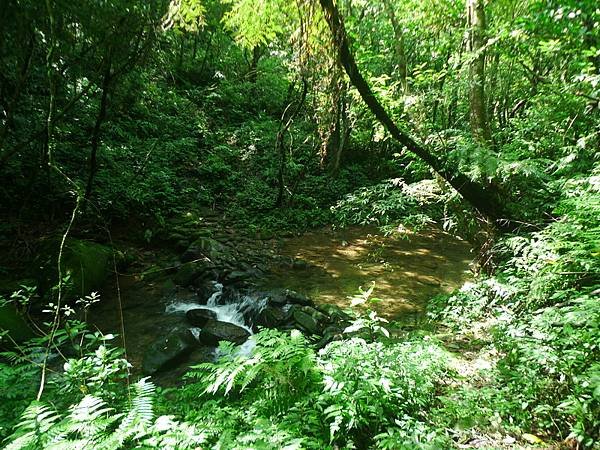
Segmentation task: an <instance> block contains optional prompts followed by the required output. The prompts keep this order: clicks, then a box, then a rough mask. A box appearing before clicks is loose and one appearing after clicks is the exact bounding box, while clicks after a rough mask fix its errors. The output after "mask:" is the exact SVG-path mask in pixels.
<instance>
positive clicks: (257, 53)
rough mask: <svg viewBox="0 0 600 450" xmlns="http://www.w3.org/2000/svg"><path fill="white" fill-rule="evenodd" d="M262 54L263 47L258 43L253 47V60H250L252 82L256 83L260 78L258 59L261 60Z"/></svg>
mask: <svg viewBox="0 0 600 450" xmlns="http://www.w3.org/2000/svg"><path fill="white" fill-rule="evenodd" d="M261 56H262V51H261V48H260V46H259V45H256V46H255V47H254V48H253V49H252V61H250V70H249V71H248V79H249V80H250V82H251V83H252V84H255V83H256V79H257V78H258V61H260V57H261Z"/></svg>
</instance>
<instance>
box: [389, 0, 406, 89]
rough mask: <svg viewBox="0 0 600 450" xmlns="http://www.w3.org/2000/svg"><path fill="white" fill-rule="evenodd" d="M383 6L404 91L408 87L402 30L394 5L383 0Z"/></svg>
mask: <svg viewBox="0 0 600 450" xmlns="http://www.w3.org/2000/svg"><path fill="white" fill-rule="evenodd" d="M383 6H384V7H385V10H386V13H387V15H388V17H389V18H390V22H391V24H392V29H393V30H394V52H395V53H396V55H395V56H396V61H395V62H396V67H397V69H398V77H399V78H400V83H401V85H402V91H403V92H406V90H407V88H408V82H407V78H408V70H407V63H406V50H405V45H404V32H403V31H402V28H401V26H400V24H399V23H398V19H397V18H396V13H395V11H394V5H393V4H392V3H391V0H384V1H383Z"/></svg>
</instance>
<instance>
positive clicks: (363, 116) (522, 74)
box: [0, 0, 600, 450]
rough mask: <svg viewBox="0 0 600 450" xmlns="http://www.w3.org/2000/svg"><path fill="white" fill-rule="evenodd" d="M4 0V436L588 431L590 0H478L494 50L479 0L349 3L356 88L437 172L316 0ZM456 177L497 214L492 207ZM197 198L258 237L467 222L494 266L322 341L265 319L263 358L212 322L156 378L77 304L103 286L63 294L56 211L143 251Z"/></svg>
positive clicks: (599, 430) (460, 226) (597, 357)
mask: <svg viewBox="0 0 600 450" xmlns="http://www.w3.org/2000/svg"><path fill="white" fill-rule="evenodd" d="M5 3H6V7H4V6H5V5H4V3H3V8H2V11H0V36H1V39H0V69H1V70H0V177H1V178H2V181H3V182H2V184H1V185H0V212H1V213H2V221H1V222H0V238H1V239H0V250H2V260H0V294H2V296H0V319H4V318H5V317H8V318H9V319H10V320H15V321H16V322H17V325H18V326H21V328H22V329H24V330H25V332H26V336H19V337H17V336H16V335H9V333H8V332H7V331H6V330H4V329H0V338H1V339H0V345H1V347H2V350H3V352H2V354H1V355H0V442H1V445H4V446H6V447H7V448H10V449H21V448H22V449H42V448H43V449H45V448H55V449H59V448H78V449H88V448H98V449H100V448H106V449H113V448H165V449H166V448H172V449H184V448H190V449H192V448H194V449H195V448H216V449H249V448H250V449H279V448H285V449H294V448H309V449H311V448H312V449H332V450H333V449H341V448H359V449H363V448H380V449H445V448H529V447H540V448H560V447H561V446H562V447H564V448H568V449H574V448H577V449H598V448H600V442H599V436H600V220H599V218H600V166H599V159H598V158H599V155H600V152H599V151H598V149H599V142H600V139H599V136H600V135H599V133H600V125H599V124H600V122H599V120H598V112H599V107H600V100H599V96H600V76H599V75H598V67H599V66H600V60H599V57H600V50H598V48H597V42H598V30H600V27H599V26H598V23H599V21H600V10H598V7H597V5H596V4H595V3H594V2H591V1H588V0H569V1H564V2H563V1H561V2H558V1H554V0H552V1H545V0H544V1H542V0H527V1H524V2H511V1H504V0H502V1H495V2H487V3H486V2H476V1H474V0H469V1H468V2H467V3H468V4H470V5H472V6H473V5H475V4H479V5H482V6H481V7H482V8H484V9H486V10H487V12H488V18H489V21H488V24H487V26H488V29H487V30H484V31H485V32H483V33H482V34H481V35H482V36H485V40H486V42H485V44H484V45H482V46H481V47H480V48H479V49H473V48H468V49H467V47H469V45H471V44H472V42H471V41H472V39H471V41H469V45H466V43H465V41H467V40H468V39H464V35H465V34H469V33H471V32H472V29H471V26H470V25H469V26H467V24H466V23H465V22H466V21H467V20H466V19H467V18H466V17H464V13H465V8H464V6H465V5H464V2H463V1H451V0H444V1H438V0H435V1H434V0H423V1H405V2H388V1H387V0H381V1H361V0H356V1H355V0H352V1H348V0H343V1H342V0H338V1H336V2H334V3H335V4H336V5H337V6H339V7H340V9H341V13H342V16H344V17H345V19H346V22H345V26H346V31H347V33H348V35H349V36H350V38H351V39H350V40H351V42H350V44H351V45H350V46H351V47H352V49H351V50H352V51H353V53H354V56H355V59H356V62H357V65H358V66H359V67H358V69H360V71H361V72H362V74H363V76H364V78H365V80H366V82H367V84H368V85H370V86H371V89H372V91H373V92H374V94H375V97H377V99H378V100H379V101H380V102H381V104H382V105H383V107H384V109H385V110H386V112H387V113H388V115H389V118H390V120H391V121H393V122H394V123H396V124H398V125H399V129H402V130H404V129H407V130H410V134H411V135H412V136H413V137H414V138H415V142H417V141H418V142H419V143H420V145H422V146H423V148H425V149H427V151H429V152H430V153H429V154H430V156H431V158H433V160H434V161H437V162H438V163H439V164H438V165H437V171H434V170H432V169H431V167H430V166H431V164H430V163H429V162H428V163H426V162H424V160H422V159H419V158H417V157H415V155H413V154H412V153H411V150H415V148H408V147H407V146H405V145H404V144H399V143H398V142H396V141H394V139H392V136H391V135H390V132H389V131H390V130H389V126H388V127H387V129H386V127H384V126H383V125H382V124H381V122H380V121H379V120H377V119H376V117H375V116H374V115H373V114H372V110H369V108H368V107H367V106H365V103H364V102H363V101H362V97H361V95H360V94H359V92H358V91H357V90H356V89H355V88H354V87H353V86H352V83H350V80H349V78H348V77H347V76H346V75H347V74H346V73H345V71H344V70H343V68H342V67H341V66H340V64H339V63H338V62H339V61H338V57H337V55H336V49H335V48H334V46H333V45H332V42H331V41H332V39H331V37H332V36H333V37H335V36H340V35H342V34H343V33H337V34H336V33H333V34H332V36H330V35H329V29H328V24H326V23H325V22H324V21H323V14H322V12H320V9H319V5H321V4H326V3H328V2H325V1H321V2H319V4H317V2H303V1H301V2H297V3H295V2H289V1H284V0H269V1H260V2H255V1H252V0H235V1H217V0H214V1H213V0H204V1H196V0H184V1H174V2H165V1H153V2H150V1H145V0H143V1H129V0H128V1H117V0H111V1H104V2H87V3H86V2H83V3H82V2H75V3H73V2H51V1H47V2H39V1H37V0H18V1H17V0H7V1H6V2H5ZM84 3H85V4H84ZM484 3H485V5H484ZM55 19H57V20H55ZM469 20H470V19H469ZM484 22H485V21H484ZM475 37H476V36H475ZM400 44H402V45H400ZM480 59H481V60H483V62H485V65H482V66H481V67H485V73H483V74H479V75H480V77H481V78H480V81H481V83H478V82H474V80H473V76H474V75H476V74H474V71H475V69H477V68H476V67H475V66H476V65H475V64H474V63H475V62H477V61H478V60H480ZM481 70H484V69H483V68H482V69H481ZM350 72H352V71H350ZM484 82H485V83H484ZM478 84H479V86H483V84H485V86H486V95H485V96H483V97H485V98H482V99H480V100H481V102H482V103H483V109H484V110H485V114H482V115H483V116H487V118H485V117H479V119H482V120H483V119H485V120H484V122H485V121H487V122H488V123H487V124H484V125H486V127H484V128H488V129H487V130H482V129H481V127H479V128H478V126H474V121H473V119H474V117H473V115H474V114H473V112H474V110H475V109H476V105H474V104H473V101H472V100H473V97H474V96H476V94H477V92H476V89H475V88H476V87H477V85H478ZM103 104H104V107H105V108H104V111H103V106H102V105H103ZM296 110H297V111H296ZM294 111H295V114H292V112H294ZM475 119H476V117H475ZM407 133H408V132H407ZM92 155H93V156H92ZM442 173H445V179H444V176H442ZM448 173H450V175H452V174H461V175H464V179H463V181H465V183H467V184H469V183H470V184H469V186H471V187H473V188H474V189H475V188H481V189H480V192H483V193H488V192H492V193H494V196H493V197H492V198H493V199H496V200H497V201H498V206H501V207H502V214H500V212H499V211H498V215H499V217H496V216H495V214H489V213H490V211H489V210H488V211H487V213H488V216H491V219H490V218H489V217H488V218H486V217H484V216H485V215H484V214H481V212H482V211H481V210H482V209H485V208H482V207H481V204H480V205H479V206H480V207H479V209H480V210H478V209H477V208H476V207H474V206H473V205H471V204H469V201H467V200H465V199H466V198H468V196H467V197H465V195H464V194H469V192H468V191H465V190H463V191H462V192H461V194H462V195H461V194H459V193H458V191H457V190H455V189H452V188H451V187H450V184H449V181H451V180H449V178H450V179H451V178H452V177H451V176H449V175H448ZM454 187H455V188H456V189H458V190H461V189H463V184H460V185H455V186H454ZM483 206H485V204H484V205H483ZM74 207H75V211H74ZM492 213H495V212H494V211H492ZM504 214H505V215H506V217H505V216H504ZM188 216H192V217H196V218H202V219H204V218H207V220H208V221H211V220H212V221H213V225H215V223H214V222H218V225H219V226H221V227H226V226H227V227H229V226H231V227H232V228H233V229H235V233H238V234H239V235H243V236H250V237H253V238H263V237H272V236H275V237H280V236H282V235H283V234H284V233H291V232H293V233H301V232H303V231H306V230H309V229H312V228H315V227H321V226H330V225H331V226H333V227H344V226H349V225H375V226H378V227H381V228H383V229H384V230H386V231H392V230H397V229H412V230H418V229H419V228H420V227H423V226H426V225H427V226H429V225H433V226H439V227H441V228H443V229H444V230H446V231H448V232H450V233H453V234H456V235H458V236H461V237H463V238H466V239H468V240H469V241H470V242H471V243H472V244H473V246H474V248H475V249H476V251H477V253H479V255H478V257H477V259H478V261H479V262H480V272H481V273H480V274H479V275H478V277H477V278H476V279H475V280H474V281H473V282H472V283H469V284H467V285H465V286H463V287H462V289H460V290H458V291H457V292H454V293H452V294H450V295H440V296H438V297H435V298H433V299H431V301H430V302H429V304H428V308H427V318H426V320H423V321H422V322H421V323H419V326H418V327H417V328H416V329H415V327H409V326H405V324H404V325H403V324H402V322H398V323H392V324H386V323H385V322H383V321H381V320H380V318H378V317H377V316H376V315H373V314H371V315H365V316H362V317H357V318H356V320H357V321H356V322H355V324H354V326H353V327H350V329H349V330H347V331H348V332H347V333H344V335H343V339H341V340H339V341H334V342H332V343H330V344H329V345H327V346H326V347H325V348H322V349H320V350H317V349H316V346H315V343H314V342H313V341H312V340H311V338H310V337H307V336H304V335H302V334H300V333H299V332H296V331H291V332H289V331H288V332H282V331H276V330H269V329H265V330H262V331H261V332H260V333H258V334H256V335H254V336H253V337H252V339H253V340H254V341H255V344H256V345H255V347H254V350H253V351H252V352H251V354H250V355H249V356H242V355H239V354H237V353H236V350H235V348H234V347H232V346H228V345H223V346H222V347H221V349H220V351H219V354H220V355H221V358H220V360H219V361H218V362H217V363H215V364H204V365H200V366H197V367H195V368H193V369H192V370H191V371H190V372H189V373H188V374H187V376H186V377H185V378H184V379H183V380H181V383H182V386H180V387H178V388H176V389H169V388H162V387H156V386H155V385H154V384H153V383H152V380H151V379H141V380H135V379H133V377H132V376H131V374H130V372H131V367H130V363H129V362H128V361H127V360H126V349H120V348H118V347H116V346H111V340H112V339H113V338H114V336H105V335H102V333H100V332H96V331H91V330H89V329H88V326H87V325H86V324H85V323H84V322H77V321H75V320H73V317H75V316H76V315H78V314H79V317H85V316H86V312H87V310H88V308H90V307H92V305H93V304H94V303H96V302H97V301H100V299H101V298H102V293H100V297H97V296H95V295H92V296H90V295H87V296H86V294H89V292H85V293H82V294H83V298H81V299H79V301H73V302H66V303H65V302H62V303H61V301H62V300H63V299H62V298H61V294H65V293H73V292H74V291H73V290H70V288H67V287H66V285H67V284H68V283H69V282H71V283H73V280H72V279H66V280H64V279H63V280H59V278H60V276H61V275H65V274H63V273H60V275H59V276H58V277H57V276H55V272H56V270H55V269H56V268H57V267H58V268H59V269H60V267H61V266H60V264H56V261H57V251H58V248H62V246H61V245H60V242H61V240H62V239H63V236H66V234H68V235H69V237H74V238H79V239H81V241H80V242H83V240H84V239H87V240H90V241H95V242H102V243H105V244H110V246H112V247H115V246H116V247H118V245H119V243H123V242H126V243H127V245H130V246H134V247H137V248H139V249H140V251H143V252H145V253H146V256H148V254H150V255H152V254H154V252H156V253H158V251H164V250H165V249H164V247H165V245H171V244H173V245H175V244H174V242H175V243H176V242H177V240H176V239H171V240H169V239H163V240H161V237H164V236H165V235H169V234H173V235H179V236H181V234H182V229H183V232H187V231H189V228H188V229H184V227H180V225H181V222H180V221H181V220H182V219H181V218H182V217H183V218H185V217H188ZM207 223H208V222H202V221H201V220H198V221H197V222H195V223H193V224H192V226H193V227H194V228H195V229H194V231H195V232H202V233H207V234H210V233H211V232H212V230H211V229H210V227H211V225H210V223H209V224H208V225H207ZM188 225H189V223H188ZM496 226H499V227H501V228H502V230H503V231H502V232H500V231H499V230H498V228H495V227H496ZM400 227H402V228H400ZM195 236H196V235H194V237H195ZM407 236H409V234H407ZM183 237H186V236H183ZM113 238H114V239H113ZM165 243H166V244H165ZM48 247H52V250H51V251H50V250H48ZM116 250H118V249H116ZM184 250H185V249H184ZM113 251H114V253H119V252H118V251H115V248H113ZM111 253H113V252H111V251H108V252H105V253H104V259H105V260H106V261H108V262H109V263H110V267H111V270H120V268H118V265H119V264H120V262H119V261H118V259H119V258H109V256H111ZM48 261H49V263H48V264H46V266H44V267H45V268H44V270H45V269H48V270H52V274H53V275H52V277H47V276H46V275H47V274H43V275H40V271H41V268H40V266H43V265H44V264H43V263H44V262H48ZM106 261H105V262H106ZM80 272H83V267H82V268H81V271H80ZM36 278H37V279H36ZM39 279H43V281H44V282H45V285H42V284H43V283H41V282H40V281H39ZM23 283H24V286H21V287H20V288H19V285H20V284H23ZM32 284H37V286H32ZM82 286H83V283H82ZM71 287H72V286H71ZM15 289H17V292H13V291H15ZM19 289H20V290H19ZM59 293H60V294H59ZM375 294H376V288H375ZM72 300H76V299H75V298H73V299H72ZM357 314H358V313H357ZM32 316H35V317H32ZM31 319H34V320H31ZM26 322H27V323H30V324H34V325H33V330H30V327H28V326H26V325H25V323H26ZM18 326H17V328H18ZM385 327H389V331H388V330H387V329H386V328H385ZM31 335H35V336H37V337H36V338H34V339H33V340H27V339H26V338H28V337H31ZM40 386H41V387H42V388H43V389H42V390H40ZM36 398H38V399H37V400H35V399H36Z"/></svg>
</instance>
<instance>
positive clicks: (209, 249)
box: [181, 237, 228, 262]
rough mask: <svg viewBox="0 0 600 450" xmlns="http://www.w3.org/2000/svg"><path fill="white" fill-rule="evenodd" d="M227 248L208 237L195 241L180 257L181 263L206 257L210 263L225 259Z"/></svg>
mask: <svg viewBox="0 0 600 450" xmlns="http://www.w3.org/2000/svg"><path fill="white" fill-rule="evenodd" d="M227 254H228V248H227V247H226V246H225V245H223V244H221V243H220V242H218V241H216V240H215V239H211V238H209V237H201V238H198V239H196V240H195V241H194V242H192V244H190V246H189V247H188V248H187V250H186V251H185V252H184V253H183V255H181V261H182V262H190V261H195V260H199V259H202V258H203V257H206V258H208V259H210V260H211V261H217V260H222V259H227Z"/></svg>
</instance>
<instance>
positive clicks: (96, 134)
mask: <svg viewBox="0 0 600 450" xmlns="http://www.w3.org/2000/svg"><path fill="white" fill-rule="evenodd" d="M109 53H110V52H109ZM111 66H112V60H111V56H110V55H109V57H108V60H107V61H106V68H105V71H104V76H103V78H102V97H101V98H100V107H99V109H98V115H97V116H96V123H95V124H94V130H93V132H92V144H91V152H90V169H89V174H88V180H87V186H86V188H85V198H86V199H88V198H90V196H91V195H92V188H93V186H94V178H95V177H96V173H97V172H98V147H99V146H100V127H101V126H102V123H103V122H104V119H106V110H107V108H108V90H109V88H110V82H111Z"/></svg>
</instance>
